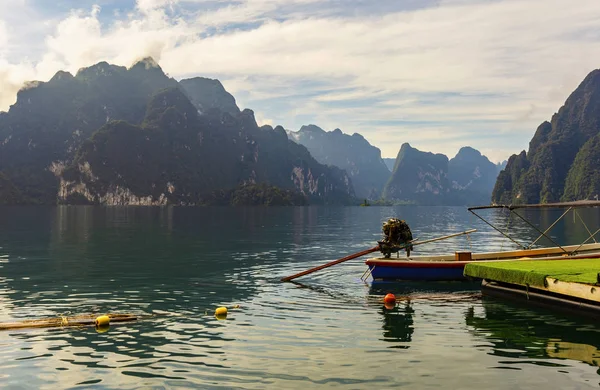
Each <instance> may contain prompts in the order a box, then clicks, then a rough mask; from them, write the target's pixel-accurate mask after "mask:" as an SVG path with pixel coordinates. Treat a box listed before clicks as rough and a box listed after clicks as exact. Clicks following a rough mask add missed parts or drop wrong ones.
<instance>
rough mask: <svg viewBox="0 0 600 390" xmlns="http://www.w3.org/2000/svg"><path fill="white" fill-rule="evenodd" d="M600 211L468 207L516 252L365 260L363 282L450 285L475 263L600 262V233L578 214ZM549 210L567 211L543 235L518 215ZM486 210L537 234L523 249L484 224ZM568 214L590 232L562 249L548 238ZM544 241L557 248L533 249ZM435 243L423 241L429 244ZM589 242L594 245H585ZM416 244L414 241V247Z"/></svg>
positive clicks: (570, 206)
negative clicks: (502, 213)
mask: <svg viewBox="0 0 600 390" xmlns="http://www.w3.org/2000/svg"><path fill="white" fill-rule="evenodd" d="M589 207H600V201H587V200H586V201H577V202H562V203H549V204H536V205H512V206H508V205H492V206H478V207H471V208H469V209H468V210H469V211H470V212H471V213H473V214H474V215H475V216H476V217H477V218H479V219H481V220H482V221H483V222H485V223H486V224H488V225H489V226H491V227H492V228H493V229H495V230H496V231H498V232H499V233H501V234H502V235H503V236H504V237H505V238H507V239H509V240H510V241H512V242H513V243H514V244H516V245H518V246H519V249H517V250H508V251H499V252H480V253H472V252H455V253H453V254H445V255H434V256H408V257H404V258H383V257H380V258H372V259H368V260H367V261H366V262H365V264H366V265H367V266H368V270H367V272H365V275H363V278H365V277H368V276H369V275H370V276H371V277H372V278H373V280H420V281H446V280H447V281H450V280H465V279H466V277H465V276H464V275H463V272H464V267H465V265H466V264H468V263H470V262H474V261H477V262H479V261H498V260H521V259H523V260H525V259H527V260H531V259H544V260H552V259H563V260H564V259H582V258H588V259H589V258H600V243H598V242H596V239H595V237H596V235H597V234H598V233H599V232H600V229H598V230H596V231H595V232H593V233H592V232H590V230H589V228H588V227H587V226H586V224H585V222H584V221H583V219H582V218H581V217H580V216H579V214H578V212H577V210H578V209H580V208H589ZM529 208H537V209H550V208H566V209H567V210H566V211H565V212H564V213H563V214H562V215H561V216H560V217H559V218H558V219H556V220H555V221H554V222H553V223H552V224H551V225H550V226H549V227H547V228H546V229H545V230H544V231H542V230H541V229H539V228H538V227H537V226H535V225H534V224H533V223H531V221H529V220H527V219H526V218H525V217H524V216H523V215H521V214H520V213H518V212H517V210H520V209H529ZM486 209H504V210H507V211H509V212H510V217H511V218H512V216H513V215H514V216H516V217H517V218H519V219H520V220H522V221H524V222H525V223H526V224H527V225H529V227H530V228H532V229H533V230H535V231H537V232H538V233H539V236H538V237H537V238H536V239H535V240H534V241H533V242H531V243H530V244H528V245H524V244H522V243H520V242H519V241H517V239H515V238H514V237H513V236H511V235H510V234H509V232H508V231H506V232H504V231H502V230H501V229H499V228H497V227H496V226H494V225H493V224H492V223H490V222H489V221H487V220H485V219H484V218H483V217H481V216H480V215H479V214H477V211H478V210H486ZM569 212H572V213H573V214H574V217H575V216H576V217H579V221H581V223H582V224H583V225H584V226H585V228H586V229H587V231H588V232H589V234H590V235H589V237H588V238H587V239H586V240H584V241H583V242H582V243H580V244H577V245H567V246H564V245H563V246H561V245H559V244H558V243H556V241H554V239H553V238H552V237H550V236H549V235H548V234H549V232H550V230H551V229H552V228H553V227H554V226H555V225H556V224H557V223H558V221H560V220H561V219H563V218H564V217H565V216H566V215H567V214H568V213H569ZM473 231H474V230H470V231H466V232H462V233H457V234H453V235H450V236H446V237H441V238H439V239H435V240H436V241H437V240H440V239H444V238H449V237H454V236H457V235H461V234H470V233H472V232H473ZM542 237H546V238H547V239H548V240H550V241H551V242H552V243H554V244H555V245H556V246H553V247H542V248H534V247H533V246H534V245H535V244H536V243H537V242H538V241H539V240H540V239H541V238H542ZM431 241H434V240H428V241H424V242H423V243H426V242H431ZM589 241H593V242H591V243H588V242H589ZM417 244H419V241H416V242H415V244H414V245H417Z"/></svg>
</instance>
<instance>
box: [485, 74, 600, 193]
mask: <svg viewBox="0 0 600 390" xmlns="http://www.w3.org/2000/svg"><path fill="white" fill-rule="evenodd" d="M599 133H600V70H594V71H592V72H591V73H590V74H589V75H588V76H587V77H586V78H585V79H584V80H583V81H582V83H581V84H580V85H579V86H578V87H577V89H576V90H575V91H574V92H573V93H572V94H571V95H570V96H569V98H568V99H567V100H566V102H565V104H564V105H563V106H562V107H561V108H560V110H559V111H558V113H556V114H554V115H553V117H552V120H551V121H550V122H544V123H542V124H541V125H540V126H539V127H538V129H537V131H536V132H535V135H534V136H533V138H532V140H531V142H530V143H529V151H528V152H527V153H526V154H525V152H524V151H523V152H522V153H521V154H520V155H519V156H513V157H511V158H510V159H509V160H508V164H507V166H506V168H505V169H504V171H503V172H502V173H501V174H500V176H499V177H498V180H497V182H496V186H495V188H494V191H493V194H492V201H493V202H496V203H515V204H516V203H546V202H556V201H559V200H561V199H568V200H577V199H585V198H586V197H588V196H594V195H595V194H594V192H595V191H596V188H597V187H596V184H595V183H596V181H595V180H596V179H595V177H596V176H597V175H596V172H597V166H595V165H594V164H593V163H591V162H590V161H589V160H592V161H593V159H594V158H595V155H596V148H597V143H596V141H591V143H590V144H589V146H586V145H588V143H589V142H590V140H592V139H593V138H594V137H596V136H597V135H598V134H599ZM580 154H581V156H580Z"/></svg>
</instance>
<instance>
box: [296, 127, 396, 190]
mask: <svg viewBox="0 0 600 390" xmlns="http://www.w3.org/2000/svg"><path fill="white" fill-rule="evenodd" d="M288 136H289V138H290V139H291V140H293V141H295V142H297V143H299V144H301V145H303V146H305V147H306V148H307V149H308V151H309V152H310V154H311V155H312V156H313V157H314V158H315V159H316V160H317V161H318V162H319V163H321V164H326V165H334V166H337V167H339V168H341V169H344V170H345V171H346V172H347V173H348V175H350V177H351V178H352V183H353V185H354V190H355V193H356V196H357V197H359V198H366V199H378V198H379V197H380V196H381V191H382V189H383V186H384V184H385V183H386V181H387V180H388V179H389V177H390V172H389V171H388V169H387V167H386V166H385V163H384V162H383V160H382V159H381V151H380V150H379V149H378V148H376V147H375V146H373V145H371V144H370V143H369V142H368V141H367V140H366V139H365V138H364V137H363V136H362V135H360V134H358V133H354V134H352V135H348V134H344V133H343V132H342V131H341V130H340V129H335V130H333V131H329V132H327V131H325V130H323V129H321V128H320V127H318V126H316V125H307V126H302V127H301V128H300V130H299V131H296V132H294V131H288Z"/></svg>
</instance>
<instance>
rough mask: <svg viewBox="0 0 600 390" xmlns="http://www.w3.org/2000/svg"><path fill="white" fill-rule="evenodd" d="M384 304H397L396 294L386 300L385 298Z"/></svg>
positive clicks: (388, 296) (389, 295) (388, 295)
mask: <svg viewBox="0 0 600 390" xmlns="http://www.w3.org/2000/svg"><path fill="white" fill-rule="evenodd" d="M383 302H384V303H394V304H395V303H396V296H395V295H394V294H391V293H390V294H387V295H386V296H385V297H384V298H383Z"/></svg>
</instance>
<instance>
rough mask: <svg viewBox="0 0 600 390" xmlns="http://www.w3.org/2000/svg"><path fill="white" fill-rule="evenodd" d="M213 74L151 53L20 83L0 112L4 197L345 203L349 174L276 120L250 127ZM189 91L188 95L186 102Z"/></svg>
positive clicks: (349, 195) (248, 114)
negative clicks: (186, 70) (185, 76)
mask: <svg viewBox="0 0 600 390" xmlns="http://www.w3.org/2000/svg"><path fill="white" fill-rule="evenodd" d="M232 99H233V97H232V96H231V95H229V94H227V93H226V92H225V90H224V89H223V88H222V86H221V85H220V83H219V82H218V81H216V80H206V79H191V80H184V81H183V82H181V83H178V82H177V81H175V80H174V79H171V78H169V77H167V76H166V75H165V74H164V73H163V71H162V70H161V69H160V67H159V66H158V65H157V64H156V63H155V62H154V61H153V60H152V59H145V60H143V61H140V62H138V63H136V64H135V65H134V66H132V67H131V68H129V69H126V68H124V67H119V66H114V65H109V64H107V63H105V62H102V63H99V64H96V65H94V66H91V67H88V68H83V69H81V70H80V71H79V72H78V73H77V75H75V76H73V75H71V74H69V73H66V72H58V73H57V74H56V75H55V76H54V77H53V78H52V79H51V80H50V81H49V82H45V83H42V82H34V83H30V84H29V85H27V86H26V87H25V88H24V89H22V90H21V91H20V92H19V94H18V97H17V102H16V104H14V105H13V106H11V108H10V110H9V111H8V112H7V113H2V114H0V140H1V141H0V172H2V176H3V178H2V181H3V183H5V185H3V187H4V188H10V190H3V191H10V198H9V197H8V196H7V197H6V198H3V201H4V202H9V201H10V199H13V201H11V203H13V202H14V199H16V198H18V201H19V202H27V203H45V204H53V203H57V202H59V203H77V204H81V203H91V204H107V205H116V204H144V205H163V204H181V205H194V204H215V203H216V204H230V203H238V201H239V202H241V203H250V204H264V203H267V204H271V203H273V202H275V203H278V204H296V203H303V201H299V200H298V199H299V198H301V199H303V200H305V201H310V202H312V203H315V202H316V203H347V202H350V201H351V200H352V199H353V198H354V189H353V187H352V182H351V179H350V178H349V177H348V175H347V174H346V173H345V172H344V171H343V170H341V169H339V168H336V167H327V166H324V165H322V164H319V163H318V162H317V161H316V160H315V159H314V158H313V157H312V156H310V154H309V153H308V151H307V150H306V148H304V147H302V146H300V145H298V144H296V143H294V142H291V141H289V140H288V139H287V135H286V133H285V131H284V130H283V128H281V127H277V128H275V129H273V128H272V127H270V126H263V127H259V126H258V125H257V123H256V121H255V119H254V114H253V112H252V111H251V110H244V111H240V110H239V109H238V108H237V106H236V105H235V102H234V100H232ZM194 103H195V104H194Z"/></svg>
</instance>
